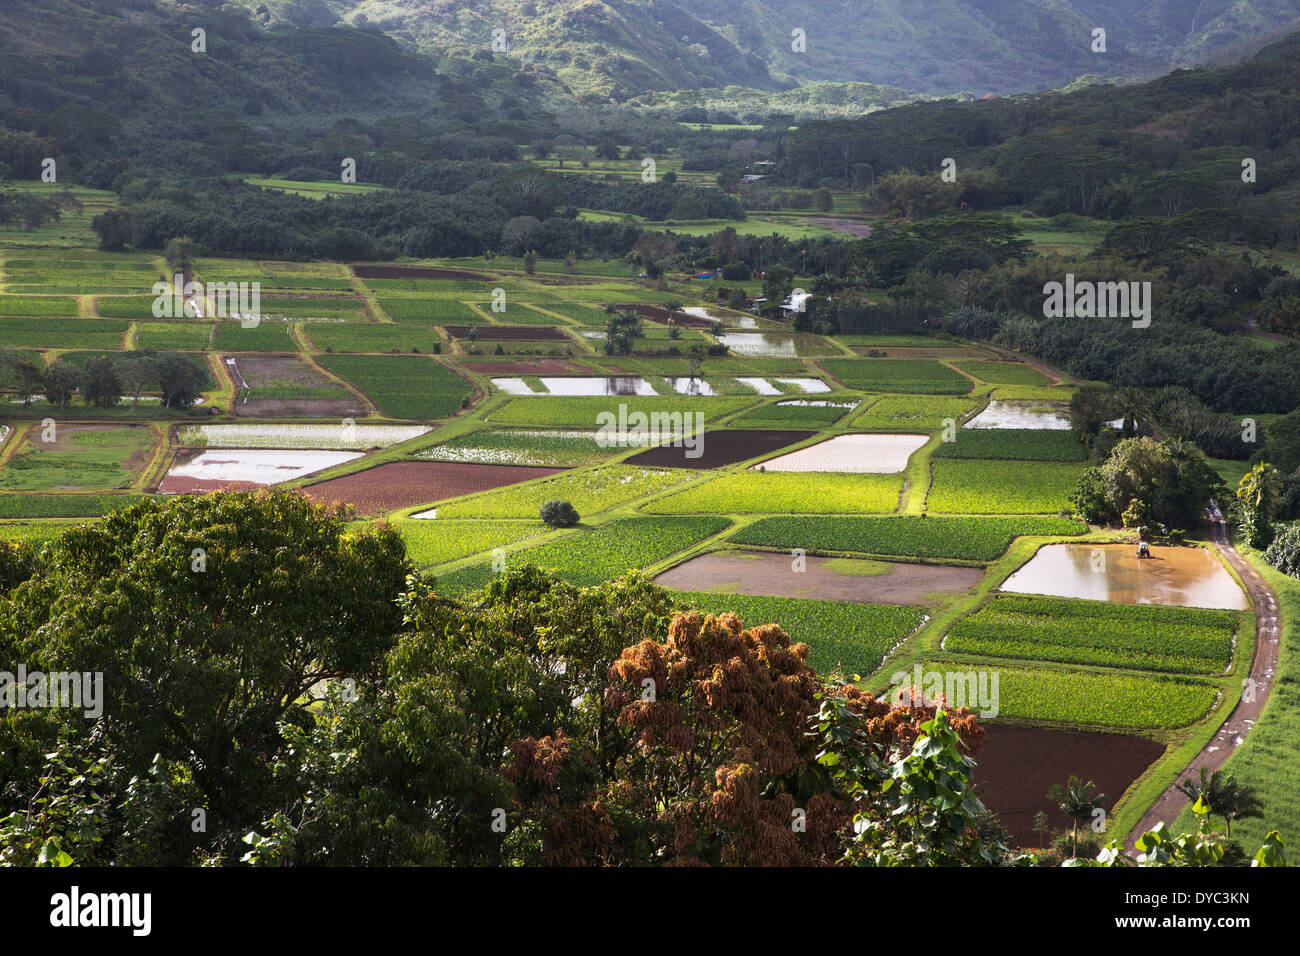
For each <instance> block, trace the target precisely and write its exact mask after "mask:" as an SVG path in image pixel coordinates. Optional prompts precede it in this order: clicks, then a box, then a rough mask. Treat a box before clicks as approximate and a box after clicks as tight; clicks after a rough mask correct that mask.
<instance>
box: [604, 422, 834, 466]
mask: <svg viewBox="0 0 1300 956" xmlns="http://www.w3.org/2000/svg"><path fill="white" fill-rule="evenodd" d="M812 434H813V433H812V432H805V431H784V430H780V431H778V430H774V429H758V428H756V429H753V430H752V431H751V430H749V429H746V430H745V431H738V430H734V429H731V430H728V429H723V430H721V431H710V430H709V429H705V431H704V435H703V436H702V438H701V439H700V440H699V447H697V448H696V449H695V450H697V451H698V450H700V448H701V447H702V449H703V453H702V454H701V455H700V457H699V458H688V457H686V453H687V451H689V450H691V449H687V448H674V447H673V446H672V445H662V446H660V447H659V448H651V449H648V450H647V451H643V452H641V453H640V454H639V455H633V456H632V457H631V458H629V459H627V463H628V464H629V465H652V466H655V467H670V468H721V467H722V466H724V465H734V464H735V463H736V462H738V461H745V460H746V459H747V458H757V457H758V456H759V455H765V454H767V453H768V452H772V451H776V450H777V449H778V448H784V447H785V446H786V445H793V444H795V443H796V442H801V441H803V440H804V439H806V438H810V437H811V436H812Z"/></svg>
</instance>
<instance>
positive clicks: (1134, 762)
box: [974, 724, 1165, 847]
mask: <svg viewBox="0 0 1300 956" xmlns="http://www.w3.org/2000/svg"><path fill="white" fill-rule="evenodd" d="M1164 750H1165V748H1164V746H1163V745H1162V744H1158V743H1156V742H1154V741H1151V740H1146V739H1144V738H1142V737H1129V736H1126V735H1124V734H1092V733H1083V732H1080V731H1073V730H1046V729H1044V728H1041V727H1013V726H1010V725H1008V724H991V725H988V737H987V738H986V739H985V741H984V750H983V752H982V753H981V754H980V755H979V758H978V761H979V766H978V767H976V768H975V775H974V784H975V790H976V793H977V794H978V796H979V798H980V799H981V800H983V801H984V805H985V806H986V807H988V808H989V809H990V810H992V811H993V812H994V813H996V814H997V815H998V819H999V820H1001V821H1002V825H1003V826H1004V827H1006V828H1007V829H1008V830H1009V831H1010V832H1011V835H1012V836H1013V837H1015V838H1016V840H1017V841H1018V842H1019V843H1020V845H1021V846H1026V847H1029V846H1038V845H1039V844H1040V843H1042V842H1043V840H1042V837H1041V836H1040V835H1039V834H1038V833H1037V832H1036V831H1035V830H1034V816H1035V814H1037V813H1038V811H1040V810H1042V811H1044V812H1045V813H1046V814H1047V819H1048V821H1049V822H1050V823H1051V825H1052V828H1053V830H1055V831H1059V830H1062V829H1066V828H1068V827H1069V826H1070V821H1069V819H1068V818H1067V817H1066V816H1065V814H1063V813H1062V812H1061V810H1060V808H1059V807H1058V806H1057V803H1058V802H1057V801H1055V800H1052V799H1051V798H1050V797H1048V796H1047V788H1048V787H1050V786H1051V785H1052V784H1054V783H1060V784H1064V783H1065V782H1066V781H1067V780H1069V778H1070V775H1071V774H1073V775H1074V776H1076V777H1078V778H1079V779H1080V780H1083V781H1084V782H1087V781H1089V780H1091V781H1092V782H1093V783H1094V784H1096V785H1097V790H1098V792H1100V793H1104V794H1105V795H1106V807H1107V808H1108V809H1109V808H1110V807H1113V806H1114V805H1115V803H1116V801H1118V800H1119V798H1120V797H1121V796H1122V795H1123V793H1124V791H1125V790H1127V789H1128V788H1129V785H1130V784H1132V783H1133V781H1134V780H1136V779H1137V778H1138V777H1140V776H1141V775H1142V773H1143V772H1144V771H1145V770H1146V769H1147V767H1149V766H1151V764H1152V763H1154V762H1155V760H1156V758H1157V757H1159V756H1160V755H1161V754H1162V753H1164ZM1115 837H1116V835H1115V834H1111V835H1110V836H1108V837H1107V839H1113V838H1115Z"/></svg>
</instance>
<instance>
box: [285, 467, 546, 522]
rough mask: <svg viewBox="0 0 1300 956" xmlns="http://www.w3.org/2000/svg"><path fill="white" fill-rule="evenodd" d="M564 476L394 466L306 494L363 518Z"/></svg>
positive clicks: (311, 487)
mask: <svg viewBox="0 0 1300 956" xmlns="http://www.w3.org/2000/svg"><path fill="white" fill-rule="evenodd" d="M561 471H564V469H563V468H532V467H528V466H524V465H470V464H463V463H461V462H447V461H396V462H390V463H389V464H386V465H377V466H376V467H374V468H367V469H366V470H365V471H359V472H356V473H355V474H351V475H344V476H343V477H342V478H331V479H330V480H329V481H322V482H320V483H319V484H315V485H309V486H308V487H306V488H303V489H302V492H303V494H305V495H307V496H308V497H310V498H312V499H313V500H315V501H318V502H320V503H321V504H328V505H333V504H350V505H352V506H353V507H355V508H356V509H357V512H358V513H359V514H377V513H378V512H380V511H394V510H396V509H398V508H409V507H411V506H413V505H421V504H428V503H430V502H434V501H441V500H442V499H444V498H455V497H457V496H459V495H468V494H472V493H473V492H476V491H489V490H491V489H492V488H500V487H502V486H504V485H516V484H518V483H519V482H521V481H532V480H533V479H534V478H545V477H546V476H547V475H554V474H557V473H559V472H561Z"/></svg>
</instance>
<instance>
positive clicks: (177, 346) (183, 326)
mask: <svg viewBox="0 0 1300 956" xmlns="http://www.w3.org/2000/svg"><path fill="white" fill-rule="evenodd" d="M211 337H212V326H210V325H207V324H204V323H199V322H141V323H140V329H139V331H138V332H137V333H136V336H135V347H136V348H138V349H159V350H162V351H194V352H197V351H201V350H203V349H206V348H207V347H208V341H209V339H210V338H211Z"/></svg>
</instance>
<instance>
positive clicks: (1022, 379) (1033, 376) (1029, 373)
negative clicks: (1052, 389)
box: [952, 360, 1048, 385]
mask: <svg viewBox="0 0 1300 956" xmlns="http://www.w3.org/2000/svg"><path fill="white" fill-rule="evenodd" d="M952 364H953V365H955V366H956V367H957V368H959V369H961V370H962V371H963V372H967V373H969V374H971V375H974V376H975V377H976V378H977V379H979V380H980V381H981V382H988V383H989V384H990V385H1046V384H1047V382H1048V379H1047V377H1046V376H1044V375H1043V374H1042V373H1041V372H1039V371H1038V370H1037V369H1035V368H1034V367H1033V366H1032V365H1026V364H1024V363H1023V362H981V361H979V360H974V361H965V362H953V363H952Z"/></svg>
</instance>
